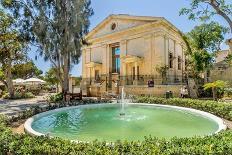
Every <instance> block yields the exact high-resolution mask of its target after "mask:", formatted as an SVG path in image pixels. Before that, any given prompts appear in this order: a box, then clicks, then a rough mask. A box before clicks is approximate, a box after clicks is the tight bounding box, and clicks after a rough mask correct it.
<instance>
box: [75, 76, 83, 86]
mask: <svg viewBox="0 0 232 155" xmlns="http://www.w3.org/2000/svg"><path fill="white" fill-rule="evenodd" d="M81 79H82V78H81V77H74V80H75V86H80V84H81Z"/></svg>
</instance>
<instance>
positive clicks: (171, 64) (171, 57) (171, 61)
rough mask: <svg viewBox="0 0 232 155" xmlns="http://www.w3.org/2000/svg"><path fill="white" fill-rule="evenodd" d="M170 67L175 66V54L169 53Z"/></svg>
mask: <svg viewBox="0 0 232 155" xmlns="http://www.w3.org/2000/svg"><path fill="white" fill-rule="evenodd" d="M169 68H173V55H172V53H169Z"/></svg>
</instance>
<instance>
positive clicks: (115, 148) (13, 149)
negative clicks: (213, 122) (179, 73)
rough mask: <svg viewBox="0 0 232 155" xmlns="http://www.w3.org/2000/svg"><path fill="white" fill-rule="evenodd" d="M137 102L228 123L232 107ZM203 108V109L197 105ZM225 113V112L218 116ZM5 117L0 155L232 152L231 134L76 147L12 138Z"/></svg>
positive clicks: (209, 103) (51, 140) (141, 99)
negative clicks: (185, 110)
mask: <svg viewBox="0 0 232 155" xmlns="http://www.w3.org/2000/svg"><path fill="white" fill-rule="evenodd" d="M135 101H136V102H146V103H158V104H169V105H178V106H184V107H191V108H196V109H199V110H204V111H208V112H211V113H214V114H216V115H218V116H221V117H224V118H227V119H230V120H231V115H230V114H231V104H227V103H218V102H214V101H200V100H191V99H168V100H166V99H161V98H154V97H139V98H136V100H135ZM200 104H202V105H200ZM221 110H225V111H226V112H221ZM7 122H9V121H8V120H6V119H5V118H4V117H2V116H0V154H2V155H16V154H19V155H21V154H22V155H26V154H27V155H34V154H36V155H61V154H62V155H63V154H71V155H74V154H75V155H76V154H90V155H92V154H94V155H111V154H113V155H114V154H115V155H116V154H135V155H137V154H144V155H145V154H146V155H147V154H157V155H177V154H178V155H179V154H195V155H197V154H199V155H201V154H215V155H227V154H228V155H229V154H231V152H232V130H227V131H223V132H220V133H218V134H215V135H211V136H205V137H193V138H172V139H171V140H165V139H158V138H155V137H145V138H144V140H143V141H132V142H127V141H123V142H122V141H117V142H115V143H111V144H107V143H106V142H99V141H94V142H90V143H75V142H71V141H69V140H63V139H60V138H48V137H44V136H41V137H32V136H29V135H27V134H24V135H19V134H14V133H12V131H11V130H10V128H9V127H7Z"/></svg>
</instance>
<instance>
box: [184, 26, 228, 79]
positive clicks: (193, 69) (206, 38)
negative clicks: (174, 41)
mask: <svg viewBox="0 0 232 155" xmlns="http://www.w3.org/2000/svg"><path fill="white" fill-rule="evenodd" d="M226 32H227V29H226V28H224V27H221V26H220V25H219V24H218V23H216V22H211V23H208V24H202V25H200V26H196V27H195V28H194V29H193V30H192V31H191V32H189V33H187V34H186V35H185V38H184V39H185V41H186V42H187V43H188V45H189V48H190V49H191V50H190V52H187V54H188V60H187V62H188V64H187V68H188V70H189V73H188V74H189V75H190V76H192V77H195V78H197V77H198V76H199V75H200V74H201V73H204V72H206V71H207V70H209V69H210V67H211V66H212V63H213V58H214V55H215V52H216V51H218V50H219V49H220V45H221V43H222V42H223V40H224V34H225V33H226Z"/></svg>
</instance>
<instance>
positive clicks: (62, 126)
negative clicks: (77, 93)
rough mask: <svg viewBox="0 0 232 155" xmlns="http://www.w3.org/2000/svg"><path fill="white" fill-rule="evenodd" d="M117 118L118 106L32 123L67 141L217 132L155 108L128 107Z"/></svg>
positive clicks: (211, 125)
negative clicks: (124, 112)
mask: <svg viewBox="0 0 232 155" xmlns="http://www.w3.org/2000/svg"><path fill="white" fill-rule="evenodd" d="M125 111H126V115H125V116H120V115H119V113H120V106H119V105H105V106H99V107H85V108H81V109H80V108H74V109H69V110H63V111H60V112H54V113H53V114H49V115H46V116H43V117H40V118H38V119H36V120H35V121H34V122H33V123H32V128H33V129H34V130H35V131H38V132H41V133H44V134H47V133H49V134H50V135H52V136H55V137H61V138H65V139H70V140H79V141H92V140H96V139H98V140H105V141H107V142H110V141H116V140H129V141H130V140H143V139H144V136H149V135H151V136H156V137H159V138H167V139H169V138H172V137H175V136H177V137H192V136H203V135H207V134H212V133H214V132H216V131H217V129H218V125H217V123H216V122H214V121H212V120H210V119H208V118H205V117H203V116H200V115H198V114H195V113H191V112H188V111H182V110H177V109H173V108H161V107H157V106H143V105H129V106H127V107H126V108H125Z"/></svg>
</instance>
